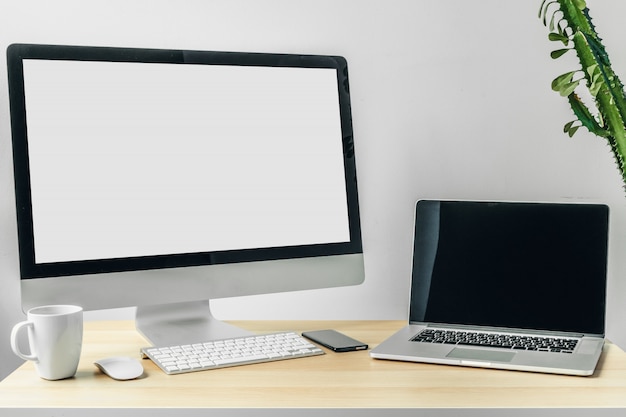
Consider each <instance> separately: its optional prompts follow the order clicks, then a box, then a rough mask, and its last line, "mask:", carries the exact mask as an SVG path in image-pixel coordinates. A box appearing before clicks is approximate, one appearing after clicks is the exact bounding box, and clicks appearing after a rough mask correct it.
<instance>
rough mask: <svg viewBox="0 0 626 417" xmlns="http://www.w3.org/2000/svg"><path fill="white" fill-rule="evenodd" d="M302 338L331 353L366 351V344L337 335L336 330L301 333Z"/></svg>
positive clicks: (343, 335)
mask: <svg viewBox="0 0 626 417" xmlns="http://www.w3.org/2000/svg"><path fill="white" fill-rule="evenodd" d="M302 336H304V337H306V338H307V339H309V340H312V341H314V342H315V343H319V344H320V345H322V346H324V347H327V348H328V349H330V350H332V351H333V352H351V351H354V350H366V349H367V344H365V343H363V342H359V341H358V340H356V339H353V338H351V337H348V336H346V335H345V334H343V333H339V332H338V331H337V330H314V331H311V332H302Z"/></svg>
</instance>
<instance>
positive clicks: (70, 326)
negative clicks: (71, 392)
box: [11, 305, 83, 380]
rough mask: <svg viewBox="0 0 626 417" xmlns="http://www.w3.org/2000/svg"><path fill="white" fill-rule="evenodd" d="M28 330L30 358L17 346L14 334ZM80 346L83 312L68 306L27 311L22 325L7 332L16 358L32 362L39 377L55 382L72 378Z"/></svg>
mask: <svg viewBox="0 0 626 417" xmlns="http://www.w3.org/2000/svg"><path fill="white" fill-rule="evenodd" d="M25 327H26V328H27V329H28V343H29V347H30V354H25V353H23V352H22V351H21V350H20V348H19V346H18V333H19V332H20V330H21V329H23V328H25ZM82 344H83V309H82V308H81V307H79V306H72V305H51V306H42V307H35V308H31V309H30V310H28V312H27V314H26V321H22V322H20V323H17V324H16V325H15V326H14V327H13V331H12V332H11V348H12V349H13V352H15V354H16V355H17V356H19V357H20V358H22V359H25V360H28V361H34V362H35V369H37V373H38V374H39V376H40V377H42V378H44V379H50V380H56V379H64V378H70V377H72V376H74V375H75V374H76V370H77V369H78V361H79V360H80V352H81V348H82Z"/></svg>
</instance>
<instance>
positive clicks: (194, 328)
mask: <svg viewBox="0 0 626 417" xmlns="http://www.w3.org/2000/svg"><path fill="white" fill-rule="evenodd" d="M135 325H136V327H137V330H138V331H139V333H141V334H142V335H143V336H144V337H145V338H146V339H147V340H148V341H149V342H150V343H151V344H152V346H172V345H181V344H191V343H200V342H207V341H209V340H218V339H227V338H232V337H242V336H250V335H252V334H253V333H252V332H249V331H247V330H244V329H240V328H239V327H236V326H233V325H230V324H228V323H224V322H222V321H220V320H217V319H216V318H215V317H213V314H211V306H210V305H209V300H203V301H192V302H184V303H175V304H162V305H154V306H139V307H137V312H136V317H135Z"/></svg>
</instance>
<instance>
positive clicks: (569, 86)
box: [559, 80, 580, 97]
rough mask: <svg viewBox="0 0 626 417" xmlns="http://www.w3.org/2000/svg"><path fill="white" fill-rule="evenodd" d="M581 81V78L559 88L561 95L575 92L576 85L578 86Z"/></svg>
mask: <svg viewBox="0 0 626 417" xmlns="http://www.w3.org/2000/svg"><path fill="white" fill-rule="evenodd" d="M579 83H580V80H578V81H574V82H571V83H569V84H565V85H564V86H562V87H561V89H560V90H559V94H561V97H568V96H569V95H570V94H572V93H573V92H574V90H576V87H578V84H579Z"/></svg>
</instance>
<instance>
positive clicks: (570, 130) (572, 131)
mask: <svg viewBox="0 0 626 417" xmlns="http://www.w3.org/2000/svg"><path fill="white" fill-rule="evenodd" d="M579 128H580V125H578V126H574V127H572V128H570V129H569V130H568V131H567V134H568V135H569V137H570V138H571V137H572V136H574V133H576V131H577V130H578V129H579Z"/></svg>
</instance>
